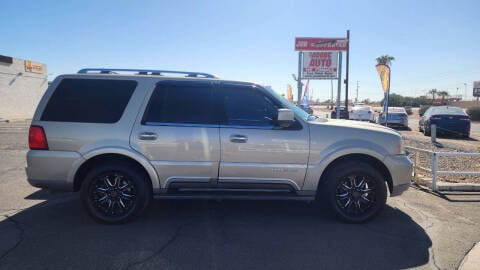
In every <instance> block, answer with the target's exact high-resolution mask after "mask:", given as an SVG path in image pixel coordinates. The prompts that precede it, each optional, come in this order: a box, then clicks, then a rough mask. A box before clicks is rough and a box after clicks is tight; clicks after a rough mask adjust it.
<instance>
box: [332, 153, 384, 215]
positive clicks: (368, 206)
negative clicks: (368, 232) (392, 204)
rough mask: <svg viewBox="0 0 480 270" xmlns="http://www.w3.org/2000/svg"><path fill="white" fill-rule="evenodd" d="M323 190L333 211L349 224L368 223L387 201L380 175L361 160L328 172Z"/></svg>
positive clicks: (336, 167) (341, 165)
mask: <svg viewBox="0 0 480 270" xmlns="http://www.w3.org/2000/svg"><path fill="white" fill-rule="evenodd" d="M325 188H326V189H327V190H326V196H327V201H328V204H329V205H330V207H331V209H332V210H333V212H334V213H335V214H336V215H337V216H338V217H339V218H340V219H342V220H344V221H346V222H350V223H360V222H365V221H367V220H369V219H370V218H372V217H374V216H375V215H376V214H378V213H379V212H380V211H381V210H382V208H383V207H384V206H385V204H386V201H387V189H386V185H385V181H384V179H383V177H382V175H381V174H380V173H379V172H378V171H377V170H376V169H375V168H374V167H372V166H371V165H369V164H368V163H365V162H361V161H360V162H352V161H349V162H346V163H343V164H339V165H337V166H335V167H334V168H332V169H331V170H329V172H328V174H327V183H326V186H325Z"/></svg>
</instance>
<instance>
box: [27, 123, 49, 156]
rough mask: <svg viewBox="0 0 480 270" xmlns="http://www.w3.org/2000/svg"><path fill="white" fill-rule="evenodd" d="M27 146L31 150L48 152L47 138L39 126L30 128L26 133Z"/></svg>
mask: <svg viewBox="0 0 480 270" xmlns="http://www.w3.org/2000/svg"><path fill="white" fill-rule="evenodd" d="M28 146H29V147H30V149H31V150H48V143H47V137H46V136H45V131H44V130H43V127H41V126H30V130H29V131H28Z"/></svg>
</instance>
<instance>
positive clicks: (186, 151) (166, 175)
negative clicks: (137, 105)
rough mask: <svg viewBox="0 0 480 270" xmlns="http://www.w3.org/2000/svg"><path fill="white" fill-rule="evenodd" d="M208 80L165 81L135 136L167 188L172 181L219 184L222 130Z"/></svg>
mask: <svg viewBox="0 0 480 270" xmlns="http://www.w3.org/2000/svg"><path fill="white" fill-rule="evenodd" d="M213 100H214V99H213V88H212V85H211V84H210V83H208V82H199V81H188V82H186V81H171V80H169V81H163V82H159V83H158V84H157V86H156V88H155V90H154V91H153V93H152V94H151V97H150V100H149V102H148V104H147V105H146V106H145V109H144V111H145V113H144V114H143V116H139V117H141V118H139V119H138V120H137V123H136V124H135V127H134V129H133V131H132V134H131V137H130V144H131V146H132V148H134V149H135V150H137V151H138V152H140V153H142V154H143V155H144V156H145V157H146V158H147V159H148V160H150V162H151V163H152V165H153V166H154V167H155V169H156V171H157V174H158V176H159V179H160V184H161V186H162V188H166V187H168V185H169V184H170V183H172V182H185V181H187V182H215V181H216V179H217V177H218V168H219V167H218V166H219V162H220V135H219V133H220V131H219V125H218V120H217V119H216V118H215V117H216V116H215V115H216V112H215V106H214V104H213Z"/></svg>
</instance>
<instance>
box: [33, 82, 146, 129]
mask: <svg viewBox="0 0 480 270" xmlns="http://www.w3.org/2000/svg"><path fill="white" fill-rule="evenodd" d="M136 87H137V82H135V81H125V80H96V79H94V80H90V79H64V80H62V81H61V82H60V84H59V85H58V87H57V89H55V92H54V93H53V95H52V96H51V97H50V100H49V101H48V104H47V106H46V108H45V110H44V111H43V114H42V117H41V120H42V121H59V122H85V123H115V122H117V121H118V120H120V117H122V114H123V111H124V110H125V107H126V106H127V103H128V101H129V100H130V97H131V96H132V94H133V91H134V90H135V88H136Z"/></svg>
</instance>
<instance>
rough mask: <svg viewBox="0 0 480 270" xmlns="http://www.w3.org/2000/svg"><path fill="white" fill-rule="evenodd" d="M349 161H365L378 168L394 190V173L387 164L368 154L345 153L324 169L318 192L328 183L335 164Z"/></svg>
mask: <svg viewBox="0 0 480 270" xmlns="http://www.w3.org/2000/svg"><path fill="white" fill-rule="evenodd" d="M349 161H356V162H358V161H363V162H365V163H367V164H369V165H370V166H372V167H374V168H377V169H378V171H379V172H380V174H381V175H382V176H383V178H384V180H385V182H386V183H387V186H388V190H389V191H390V192H392V189H393V182H392V175H391V174H390V171H389V170H388V168H387V167H386V166H385V164H383V162H382V161H380V160H379V159H377V158H375V157H373V156H370V155H367V154H348V155H344V156H341V157H338V158H336V159H335V160H333V161H332V162H330V163H329V164H328V165H327V167H326V168H325V169H324V170H323V172H322V174H321V176H320V180H319V181H318V187H317V194H318V193H319V192H318V191H319V190H321V187H322V186H323V185H324V184H325V183H326V180H327V179H326V178H327V175H328V171H329V170H332V169H334V168H335V166H337V165H338V164H341V163H345V162H349Z"/></svg>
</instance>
